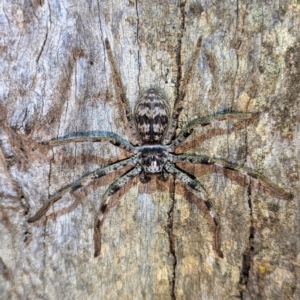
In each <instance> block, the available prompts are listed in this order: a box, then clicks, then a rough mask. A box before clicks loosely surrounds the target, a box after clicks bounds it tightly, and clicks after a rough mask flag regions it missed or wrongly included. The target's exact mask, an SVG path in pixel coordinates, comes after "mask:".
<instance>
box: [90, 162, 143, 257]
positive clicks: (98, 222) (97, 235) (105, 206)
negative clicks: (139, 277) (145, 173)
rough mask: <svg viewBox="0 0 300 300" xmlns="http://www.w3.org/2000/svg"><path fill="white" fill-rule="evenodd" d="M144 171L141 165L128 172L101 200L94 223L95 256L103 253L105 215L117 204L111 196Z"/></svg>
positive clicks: (115, 182)
mask: <svg viewBox="0 0 300 300" xmlns="http://www.w3.org/2000/svg"><path fill="white" fill-rule="evenodd" d="M141 171H142V167H141V166H140V165H136V166H135V167H134V168H132V169H131V170H129V171H128V172H126V173H125V174H124V175H123V176H121V177H120V178H118V179H117V180H115V181H114V182H113V183H112V184H111V185H110V186H109V187H108V188H107V190H106V191H105V193H104V195H103V196H102V198H101V205H100V208H99V211H98V213H97V214H96V217H95V221H94V244H95V253H94V256H95V257H97V256H99V255H100V251H101V226H102V225H103V222H104V219H105V215H106V213H107V212H108V211H109V209H110V208H111V207H112V206H113V205H114V204H115V203H111V202H110V199H111V196H112V195H113V194H114V193H115V192H117V191H118V190H119V189H120V188H121V187H122V186H124V185H125V184H126V183H128V182H129V181H130V180H131V179H133V178H134V177H135V176H136V175H138V174H139V173H140V172H141Z"/></svg>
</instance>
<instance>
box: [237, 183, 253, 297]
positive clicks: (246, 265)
mask: <svg viewBox="0 0 300 300" xmlns="http://www.w3.org/2000/svg"><path fill="white" fill-rule="evenodd" d="M247 196H248V205H249V210H250V213H249V215H250V228H249V245H248V247H247V248H246V249H245V251H244V253H243V257H242V270H241V275H240V299H244V292H245V291H246V289H247V284H248V279H249V272H250V268H251V258H252V253H253V251H254V247H253V246H252V244H253V243H252V241H253V239H254V233H255V232H254V231H255V230H254V220H253V210H252V199H251V183H249V185H248V190H247Z"/></svg>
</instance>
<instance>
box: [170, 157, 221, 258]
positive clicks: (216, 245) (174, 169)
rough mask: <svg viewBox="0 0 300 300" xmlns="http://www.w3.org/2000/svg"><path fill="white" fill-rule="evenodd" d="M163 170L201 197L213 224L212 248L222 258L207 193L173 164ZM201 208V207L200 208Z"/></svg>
mask: <svg viewBox="0 0 300 300" xmlns="http://www.w3.org/2000/svg"><path fill="white" fill-rule="evenodd" d="M165 169H166V170H167V171H168V172H169V173H171V174H172V175H173V176H175V177H177V178H178V179H180V180H181V181H182V182H183V183H184V184H186V185H187V186H188V187H189V188H190V189H191V191H192V192H193V193H194V194H195V195H196V196H197V197H198V196H199V195H200V196H201V198H202V199H201V200H202V201H203V202H204V204H205V208H206V210H207V211H208V212H209V216H210V218H211V219H212V221H213V222H212V223H213V240H214V243H213V248H214V251H215V252H216V253H217V255H218V256H219V257H221V258H222V257H223V252H222V251H221V245H220V238H219V235H220V225H219V222H218V220H217V217H216V214H215V213H214V212H213V210H212V209H211V203H210V202H209V201H208V200H207V199H208V197H207V193H206V191H205V189H204V187H203V185H202V184H201V183H200V182H199V181H198V180H197V179H196V178H193V177H192V175H191V174H188V173H186V172H184V171H183V170H181V169H180V168H178V167H176V166H175V165H174V164H172V163H170V162H167V163H166V165H165ZM200 207H202V208H203V206H200Z"/></svg>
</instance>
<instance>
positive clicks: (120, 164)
mask: <svg viewBox="0 0 300 300" xmlns="http://www.w3.org/2000/svg"><path fill="white" fill-rule="evenodd" d="M135 164H136V159H135V158H134V157H131V158H127V159H124V160H121V161H117V162H115V163H112V164H109V165H107V166H104V167H101V168H98V169H96V170H94V171H92V172H89V173H87V174H85V175H83V176H82V177H80V178H78V179H77V180H75V181H74V182H72V183H70V184H68V185H66V186H64V187H63V188H61V189H60V190H58V191H57V192H56V193H54V194H53V195H51V196H50V198H49V199H48V201H47V202H46V203H45V204H44V205H43V206H42V207H41V208H40V209H39V210H38V211H37V213H36V214H35V215H34V216H32V217H31V218H29V219H28V222H29V223H32V222H35V221H37V220H39V219H40V218H41V217H42V216H44V215H45V213H46V212H47V211H48V209H49V208H50V206H51V205H52V204H54V203H55V202H56V201H58V200H59V199H60V198H61V197H62V196H63V195H64V194H65V193H67V192H72V191H75V190H77V189H79V188H81V187H82V186H83V185H84V184H87V183H88V182H89V181H91V180H94V179H96V178H101V177H103V176H105V175H107V174H109V173H112V172H114V171H117V170H119V169H121V168H124V167H126V166H131V165H135Z"/></svg>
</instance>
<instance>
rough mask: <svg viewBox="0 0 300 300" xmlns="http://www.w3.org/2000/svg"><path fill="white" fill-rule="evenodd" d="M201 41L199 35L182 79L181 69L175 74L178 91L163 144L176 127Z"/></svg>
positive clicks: (169, 139) (167, 141)
mask: <svg viewBox="0 0 300 300" xmlns="http://www.w3.org/2000/svg"><path fill="white" fill-rule="evenodd" d="M201 43H202V38H201V37H199V39H198V41H197V44H196V49H195V50H194V53H193V55H192V57H191V59H190V61H189V64H188V68H187V70H186V72H185V75H184V77H183V79H182V80H181V70H179V73H178V76H177V82H176V88H177V89H178V92H177V95H176V97H175V104H174V109H173V114H172V118H171V121H170V125H169V128H168V131H167V133H166V135H165V137H164V140H163V144H164V145H166V144H169V143H170V141H171V139H172V136H173V135H174V133H175V130H176V128H177V123H178V117H179V115H180V113H181V111H182V110H183V107H184V96H185V88H186V85H187V84H188V82H189V80H190V78H191V75H192V71H193V68H194V66H195V62H196V59H197V57H198V55H199V51H200V47H201Z"/></svg>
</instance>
